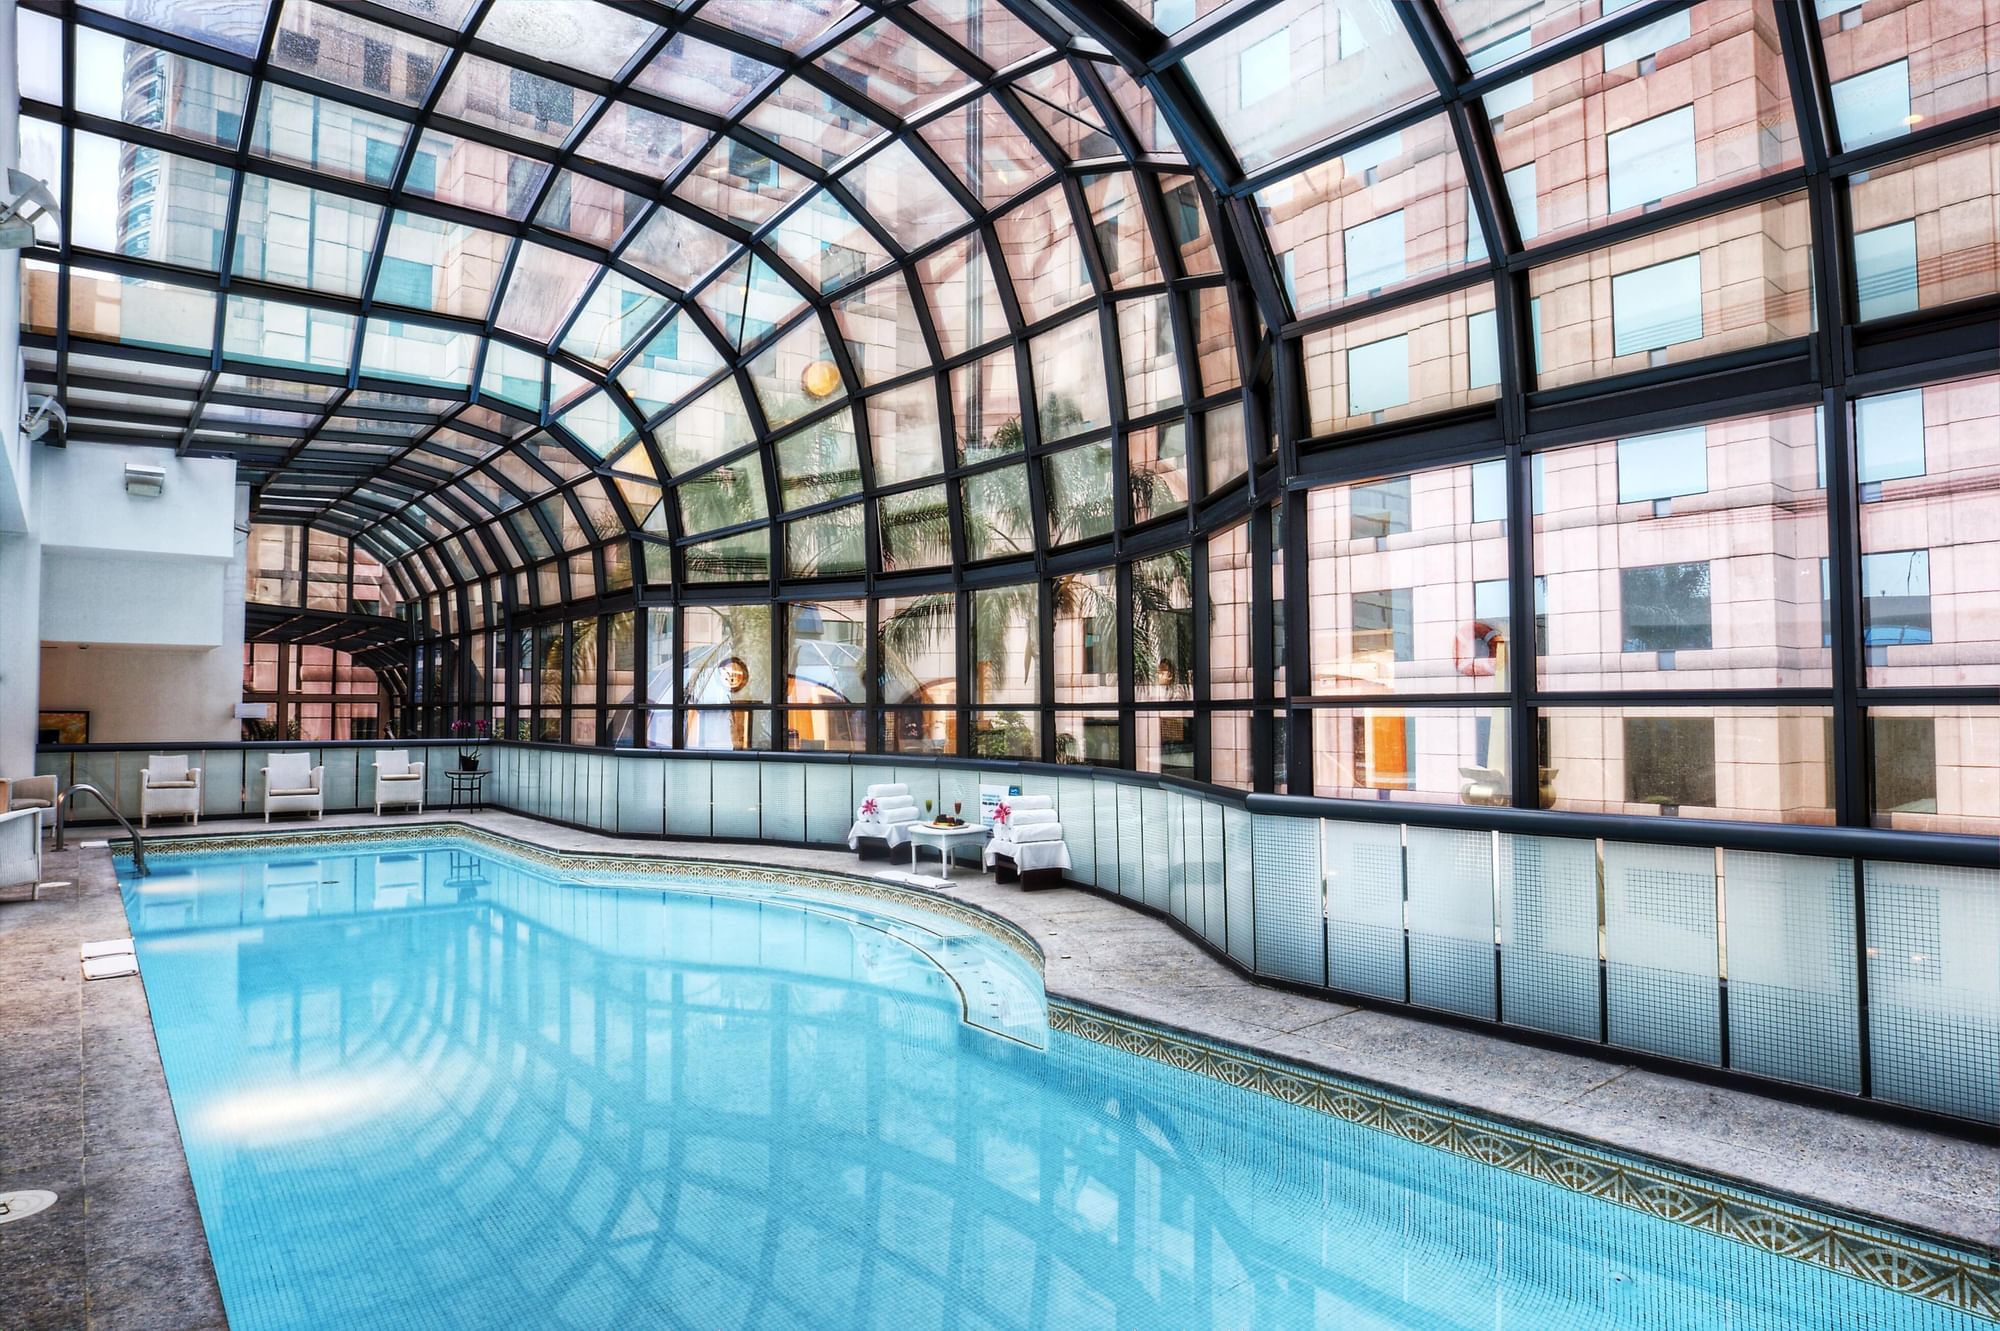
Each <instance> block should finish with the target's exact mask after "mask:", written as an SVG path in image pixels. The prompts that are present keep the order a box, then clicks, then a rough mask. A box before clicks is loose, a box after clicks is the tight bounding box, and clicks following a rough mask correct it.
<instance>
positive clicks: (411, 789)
mask: <svg viewBox="0 0 2000 1331" xmlns="http://www.w3.org/2000/svg"><path fill="white" fill-rule="evenodd" d="M385 804H394V805H397V806H399V807H406V806H409V805H415V806H416V809H417V812H418V813H422V812H423V811H424V765H423V764H422V763H413V762H411V761H410V751H409V750H408V749H382V750H379V751H378V752H377V753H376V754H375V816H376V817H377V818H380V817H381V816H382V806H383V805H385Z"/></svg>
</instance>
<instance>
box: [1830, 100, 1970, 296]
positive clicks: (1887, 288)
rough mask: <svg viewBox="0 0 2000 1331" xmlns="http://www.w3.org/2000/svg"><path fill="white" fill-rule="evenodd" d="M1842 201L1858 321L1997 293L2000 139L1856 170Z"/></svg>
mask: <svg viewBox="0 0 2000 1331" xmlns="http://www.w3.org/2000/svg"><path fill="white" fill-rule="evenodd" d="M1848 198H1849V207H1850V210H1851V212H1852V215H1853V219H1854V250H1853V254H1854V283H1855V294H1856V296H1857V297H1858V298H1859V311H1858V313H1859V315H1860V317H1861V319H1862V320H1864V321H1866V320H1869V319H1881V318H1887V317H1890V316H1893V315H1898V314H1907V313H1910V312H1911V311H1914V310H1919V309H1930V308H1932V307H1934V306H1939V305H1949V304H1952V303H1953V302H1955V301H1962V300H1975V299H1978V298H1979V297H1982V296H1990V295H1992V294H1994V293H1995V292H1996V291H2000V261H1996V259H1995V257H1994V256H1995V254H1996V252H2000V138H1986V139H1980V140H1977V141H1975V142H1972V143H1968V144H1965V145H1963V146H1961V147H1957V148H1948V149H1945V150H1943V151H1940V152H1935V153H1927V154H1925V155H1923V156H1921V157H1915V158H1911V159H1910V160H1909V161H1907V162H1899V163H1896V164H1895V165H1893V166H1888V167H1883V168H1880V169H1878V170H1874V171H1869V172H1866V173H1864V174H1861V175H1857V176H1855V177H1853V178H1852V180H1851V182H1850V188H1849V191H1848Z"/></svg>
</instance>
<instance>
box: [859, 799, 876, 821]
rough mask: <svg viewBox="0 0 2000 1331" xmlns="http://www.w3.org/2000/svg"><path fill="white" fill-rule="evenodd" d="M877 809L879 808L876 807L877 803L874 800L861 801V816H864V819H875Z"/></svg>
mask: <svg viewBox="0 0 2000 1331" xmlns="http://www.w3.org/2000/svg"><path fill="white" fill-rule="evenodd" d="M877 807H878V806H877V805H876V803H875V801H874V800H872V799H865V800H863V801H861V815H862V817H864V818H873V817H874V816H875V810H876V808H877Z"/></svg>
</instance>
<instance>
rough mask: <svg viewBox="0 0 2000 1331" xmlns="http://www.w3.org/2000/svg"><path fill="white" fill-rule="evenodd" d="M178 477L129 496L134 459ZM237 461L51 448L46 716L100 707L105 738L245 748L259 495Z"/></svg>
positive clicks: (43, 653) (98, 724)
mask: <svg viewBox="0 0 2000 1331" xmlns="http://www.w3.org/2000/svg"><path fill="white" fill-rule="evenodd" d="M128 461H136V462H144V463H148V464H151V465H154V466H160V467H164V468H165V469H166V471H167V481H166V490H165V493H164V494H162V495H161V496H159V497H158V498H155V499H141V498H135V497H133V496H131V495H128V494H127V493H126V492H125V464H126V462H128ZM235 477H236V468H235V464H234V463H233V462H229V461H226V460H221V459H214V458H202V459H192V458H179V459H177V458H175V457H173V456H172V455H171V454H166V453H162V452H161V450H159V449H152V448H122V447H113V446H109V445H98V444H75V445H72V446H70V447H69V448H67V449H43V450H42V451H41V452H40V453H39V454H38V456H37V458H36V461H35V488H36V496H35V503H36V507H37V509H38V511H39V512H40V513H41V514H42V515H43V516H44V519H45V521H44V524H43V532H42V538H43V539H42V546H41V568H40V576H39V579H38V585H39V589H40V614H39V634H38V637H39V642H40V645H41V650H40V652H39V657H40V659H39V661H38V663H37V666H38V669H39V674H40V690H39V693H40V701H39V704H38V708H39V710H43V711H87V712H89V713H90V738H91V740H92V741H93V742H96V743H125V742H130V743H142V742H153V741H161V742H179V741H192V740H233V739H236V738H238V737H239V734H240V725H239V723H238V722H237V720H236V718H235V705H236V703H237V702H238V701H239V700H240V699H241V698H242V696H243V579H244V561H245V558H246V555H247V550H248V545H247V537H246V536H245V534H244V531H243V530H240V529H243V528H247V527H248V525H249V504H250V494H249V491H248V490H247V489H244V488H242V487H239V486H238V485H236V483H235Z"/></svg>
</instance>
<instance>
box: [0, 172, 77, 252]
mask: <svg viewBox="0 0 2000 1331" xmlns="http://www.w3.org/2000/svg"><path fill="white" fill-rule="evenodd" d="M7 189H8V191H9V192H10V193H12V194H13V196H14V201H13V202H12V203H9V204H7V205H5V206H4V207H0V249H5V250H25V249H27V248H29V247H30V246H32V245H33V244H34V243H35V223H37V222H39V221H41V220H42V218H44V217H52V218H54V219H55V221H56V225H58V226H60V225H62V213H61V211H60V210H59V209H58V208H57V207H56V196H55V195H53V194H51V193H49V186H48V182H47V181H42V180H37V179H35V178H34V177H33V176H31V175H28V174H27V173H26V172H24V171H16V170H13V169H12V168H9V169H8V171H7Z"/></svg>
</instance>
